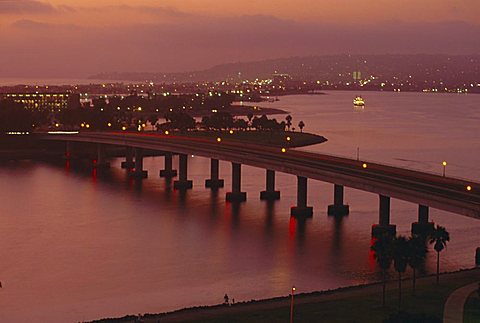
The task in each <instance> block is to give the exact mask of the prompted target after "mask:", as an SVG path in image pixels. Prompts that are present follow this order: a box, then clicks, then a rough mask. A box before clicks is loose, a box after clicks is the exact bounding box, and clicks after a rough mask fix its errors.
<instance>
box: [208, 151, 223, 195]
mask: <svg viewBox="0 0 480 323" xmlns="http://www.w3.org/2000/svg"><path fill="white" fill-rule="evenodd" d="M219 164H220V162H219V161H218V159H213V158H212V159H211V161H210V178H209V179H207V180H205V187H207V188H211V189H213V190H217V189H219V188H221V187H223V186H224V180H223V179H220V178H219Z"/></svg>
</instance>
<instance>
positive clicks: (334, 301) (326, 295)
mask: <svg viewBox="0 0 480 323" xmlns="http://www.w3.org/2000/svg"><path fill="white" fill-rule="evenodd" d="M479 280H480V268H473V269H467V270H460V271H456V272H452V273H444V274H442V275H441V279H440V285H436V284H435V275H429V276H426V277H422V278H420V279H418V281H417V293H416V296H413V295H412V291H411V281H410V280H404V281H403V283H402V285H403V289H402V291H403V295H402V310H404V311H408V312H411V313H418V314H426V315H432V316H436V317H438V318H442V317H443V306H444V304H445V301H446V299H447V298H448V296H449V295H450V293H451V292H453V291H454V290H455V289H457V288H459V287H462V286H464V285H467V284H469V283H472V282H476V281H479ZM397 286H398V282H397V281H396V280H391V281H389V282H388V284H387V304H386V306H385V307H382V305H381V297H382V295H381V288H382V284H381V283H380V282H378V283H370V284H366V285H357V286H350V287H343V288H338V289H335V290H327V291H320V292H313V293H306V294H298V295H295V311H294V315H295V321H297V322H369V323H370V322H372V323H375V322H379V323H380V322H382V321H383V320H384V319H385V318H387V317H388V316H389V315H390V314H393V313H396V312H397V311H398V298H397V295H398V289H397ZM289 313H290V298H289V296H283V297H276V298H271V299H265V300H259V301H249V302H241V303H236V304H235V305H233V306H225V305H223V304H219V305H214V306H202V307H194V308H185V309H181V310H177V311H173V312H167V313H159V314H145V315H144V316H143V317H142V319H143V322H159V321H160V322H259V323H260V322H279V321H283V322H287V321H288V318H289ZM137 319H138V317H137V316H125V317H122V318H113V319H102V320H98V321H93V322H99V323H107V322H138V321H137Z"/></svg>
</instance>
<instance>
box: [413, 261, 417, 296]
mask: <svg viewBox="0 0 480 323" xmlns="http://www.w3.org/2000/svg"><path fill="white" fill-rule="evenodd" d="M416 274H417V271H416V270H415V268H413V281H412V282H413V295H415V283H416V279H417V276H416Z"/></svg>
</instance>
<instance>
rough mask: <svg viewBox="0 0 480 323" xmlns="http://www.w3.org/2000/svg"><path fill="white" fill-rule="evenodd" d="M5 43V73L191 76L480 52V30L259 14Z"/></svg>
mask: <svg viewBox="0 0 480 323" xmlns="http://www.w3.org/2000/svg"><path fill="white" fill-rule="evenodd" d="M18 36H20V37H18ZM0 38H1V39H2V42H0V52H2V55H0V73H3V74H4V75H12V74H13V75H14V76H15V75H19V74H22V73H29V75H41V76H44V77H45V76H50V77H52V76H59V77H68V76H70V77H73V76H86V75H90V74H95V73H98V72H111V71H141V72H143V71H151V72H163V71H164V72H175V71H189V70H197V69H203V68H208V67H211V66H213V65H216V64H220V63H229V62H241V61H252V60H261V59H267V58H278V57H290V56H309V55H323V54H339V53H348V54H385V53H391V54H416V53H425V54H437V53H443V54H478V53H480V42H478V41H476V40H477V39H479V38H480V26H478V25H472V24H468V23H463V22H450V23H401V22H393V21H392V22H388V23H382V24H375V25H358V26H355V27H352V26H343V25H339V24H338V25H336V24H325V23H309V24H304V23H298V22H293V21H288V20H282V19H278V18H275V17H270V16H258V15H257V16H238V17H230V18H207V17H201V16H194V17H192V18H191V19H188V20H178V21H174V22H170V23H162V24H160V23H151V24H141V25H140V24H135V25H122V26H115V27H108V26H96V27H91V26H90V27H84V26H76V25H67V24H50V23H46V22H39V21H34V20H26V19H23V20H18V21H17V22H15V23H14V24H13V25H10V26H7V28H5V29H4V30H3V31H2V30H0ZM38 62H42V63H41V64H38Z"/></svg>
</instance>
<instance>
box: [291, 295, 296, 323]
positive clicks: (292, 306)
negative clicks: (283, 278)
mask: <svg viewBox="0 0 480 323" xmlns="http://www.w3.org/2000/svg"><path fill="white" fill-rule="evenodd" d="M293 295H295V286H293V287H292V300H291V302H290V323H293Z"/></svg>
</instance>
